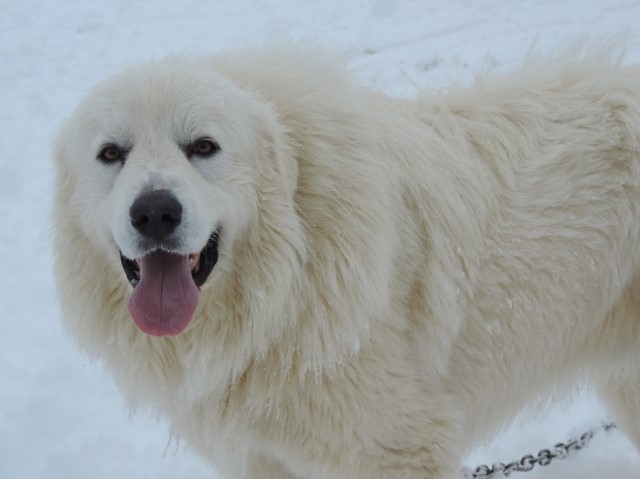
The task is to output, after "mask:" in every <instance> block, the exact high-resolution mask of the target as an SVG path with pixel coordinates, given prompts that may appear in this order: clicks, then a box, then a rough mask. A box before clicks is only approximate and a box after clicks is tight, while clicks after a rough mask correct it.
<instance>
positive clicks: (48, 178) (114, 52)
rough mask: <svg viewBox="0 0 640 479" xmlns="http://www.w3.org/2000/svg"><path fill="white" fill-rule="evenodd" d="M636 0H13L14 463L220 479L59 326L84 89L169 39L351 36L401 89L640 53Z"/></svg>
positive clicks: (509, 442)
mask: <svg viewBox="0 0 640 479" xmlns="http://www.w3.org/2000/svg"><path fill="white" fill-rule="evenodd" d="M639 23H640V2H634V1H630V0H611V1H607V0H520V1H517V2H516V1H513V2H512V1H509V0H480V1H473V0H370V1H368V0H352V1H344V0H322V1H318V0H302V1H296V0H280V1H278V0H228V1H227V0H218V1H213V0H211V1H207V0H183V1H180V2H174V1H169V0H157V1H152V0H111V1H110V0H95V1H91V2H86V1H81V0H58V1H55V2H53V1H46V0H22V1H19V2H18V1H11V0H0V65H2V67H1V69H0V105H1V109H0V205H1V207H2V222H1V223H0V245H1V246H2V247H1V248H0V265H1V268H2V269H1V275H0V318H1V319H0V321H1V322H2V323H1V324H2V334H0V479H57V478H65V479H85V478H92V479H107V478H109V479H112V478H115V477H118V478H141V477H153V478H159V479H163V478H175V477H181V478H185V477H188V478H190V479H204V478H208V479H215V478H216V477H217V476H216V473H215V472H212V470H211V468H210V467H209V466H208V465H206V464H205V463H204V462H203V461H201V460H200V459H198V458H197V457H195V456H194V455H193V454H192V453H190V452H189V451H188V449H187V448H186V446H185V445H184V444H183V443H177V442H176V441H175V440H173V439H171V438H170V437H169V432H168V428H167V426H166V424H165V423H164V422H163V421H162V420H158V419H157V418H155V417H149V416H148V415H145V414H137V415H135V416H133V417H132V416H131V414H130V412H129V411H128V410H127V409H126V407H125V405H124V404H123V402H122V400H121V399H120V396H119V394H118V391H117V390H116V388H115V387H114V386H113V384H112V382H111V380H110V379H109V377H108V375H107V374H106V373H105V372H104V371H103V369H102V367H101V365H100V364H99V363H95V362H93V361H92V360H91V359H90V358H87V357H86V356H84V355H82V354H81V353H78V352H77V351H76V347H75V345H74V344H73V343H72V341H70V340H69V339H68V338H67V337H66V335H65V332H64V331H63V328H62V327H61V322H60V318H59V312H58V307H57V304H56V299H55V291H54V285H53V281H52V277H51V272H50V271H51V247H50V243H51V228H50V219H49V205H50V198H51V192H52V187H51V183H52V167H51V144H52V140H53V137H54V135H55V132H56V130H57V128H58V127H59V125H60V123H61V121H62V119H63V118H64V117H65V116H66V115H68V114H69V112H70V111H71V109H72V108H73V107H74V106H75V105H76V104H77V102H78V101H79V100H80V99H81V97H82V96H83V95H84V94H85V93H86V91H87V89H88V88H89V87H91V85H93V84H95V83H96V82H97V81H99V80H101V79H103V78H104V77H106V76H107V75H110V74H112V73H114V72H116V71H118V70H120V69H122V68H124V67H126V66H128V65H131V64H135V63H137V62H139V61H142V60H146V59H149V58H157V57H162V56H164V55H166V54H169V53H188V54H209V53H211V52H215V51H220V50H223V49H229V48H235V47H239V46H244V45H256V44H259V43H263V42H269V41H278V42H280V41H302V42H313V43H316V44H319V45H324V46H327V47H334V48H337V49H340V50H346V51H349V52H350V53H351V54H352V55H353V60H352V66H353V69H354V71H355V73H356V75H357V77H358V79H359V81H361V82H363V83H365V84H368V85H371V86H372V87H374V88H376V89H379V90H382V91H385V92H388V93H392V94H396V95H411V94H413V93H415V92H416V90H418V89H419V88H424V87H429V88H441V87H444V86H445V85H447V84H448V83H449V82H452V81H456V82H463V83H464V82H469V81H471V80H472V79H473V76H474V74H475V73H477V72H479V71H481V70H482V69H486V68H496V69H498V70H503V69H509V68H512V67H516V66H517V65H518V63H519V61H520V60H521V59H522V58H523V57H524V55H525V54H526V53H527V51H528V50H529V48H530V47H531V45H532V43H533V42H536V44H537V48H538V49H539V50H541V51H545V50H547V49H549V48H551V47H552V46H557V45H562V44H563V43H566V42H567V41H569V40H575V39H576V38H586V39H589V40H593V41H596V42H597V41H599V40H601V39H603V38H605V37H607V36H608V35H611V34H619V33H623V34H628V36H629V53H628V56H627V61H628V62H630V63H639V62H640V43H639V37H638V36H637V35H636V33H635V32H636V26H637V25H638V24H639ZM605 417H606V412H605V411H604V410H603V409H602V407H601V406H600V405H599V404H598V403H597V401H596V400H595V399H593V398H592V397H591V396H590V395H589V394H588V393H584V394H582V395H581V396H579V397H578V398H576V399H575V400H574V401H573V402H572V403H566V404H561V405H553V406H552V407H551V409H550V410H546V411H543V412H542V413H541V414H539V415H538V416H536V417H534V418H531V417H528V418H526V419H522V420H520V421H518V423H517V424H516V425H515V426H513V427H512V428H510V429H509V430H508V431H506V432H505V433H504V434H503V435H501V436H500V437H498V438H497V439H496V440H495V442H493V443H492V444H490V445H487V446H486V447H485V448H483V449H480V450H478V451H476V452H474V453H473V454H472V455H471V456H470V457H468V458H467V462H468V463H469V464H473V465H475V464H477V463H479V462H488V463H492V462H495V461H505V462H506V461H509V460H512V459H515V458H519V457H521V456H522V455H523V454H525V453H529V452H531V453H536V452H537V451H538V450H539V449H541V448H543V447H547V446H552V445H553V444H554V443H556V442H558V441H561V440H565V439H567V438H569V437H570V436H572V435H578V434H580V433H581V432H582V431H583V430H584V429H587V428H588V427H589V426H590V425H592V424H595V423H597V422H598V421H600V420H601V419H603V418H605ZM512 477H513V478H516V479H518V478H519V477H522V478H524V479H542V478H544V479H561V478H562V479H564V478H577V477H580V478H582V479H601V478H603V477H607V478H612V479H631V478H638V477H640V455H639V454H638V453H637V452H636V451H635V450H634V449H633V447H632V446H631V444H630V443H629V442H628V441H627V439H626V438H625V437H624V436H623V435H622V434H621V433H620V432H617V431H614V432H611V433H609V434H607V435H600V436H598V437H597V438H596V439H594V441H593V443H592V445H591V446H590V447H589V448H588V449H587V450H586V451H584V452H582V453H580V454H578V455H576V456H574V457H572V458H570V459H569V460H567V461H565V462H563V463H557V464H553V465H551V466H549V467H547V468H545V469H536V470H535V471H534V472H530V473H527V474H522V473H520V474H514V475H513V476H512Z"/></svg>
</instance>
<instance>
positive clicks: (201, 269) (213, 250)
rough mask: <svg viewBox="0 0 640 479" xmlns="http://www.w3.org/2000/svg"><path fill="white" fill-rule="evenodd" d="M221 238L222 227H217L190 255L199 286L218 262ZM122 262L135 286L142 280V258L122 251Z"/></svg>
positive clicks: (189, 262) (191, 267)
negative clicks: (130, 257) (130, 255)
mask: <svg viewBox="0 0 640 479" xmlns="http://www.w3.org/2000/svg"><path fill="white" fill-rule="evenodd" d="M219 239H220V229H217V230H215V231H214V232H213V233H211V236H209V239H208V240H207V244H206V245H205V246H204V248H202V250H201V251H200V252H199V253H191V254H190V255H188V264H189V271H191V277H192V278H193V282H194V283H195V285H196V286H197V287H198V288H199V287H200V286H202V285H203V284H204V283H205V281H207V278H208V277H209V275H210V274H211V271H213V267H214V266H215V265H216V263H217V262H218V241H219ZM152 254H167V255H173V254H174V253H166V252H163V253H157V252H155V251H154V252H152ZM120 262H121V263H122V268H123V269H124V272H125V274H126V275H127V279H128V280H129V283H131V286H133V287H134V288H135V287H136V286H137V285H138V283H139V282H140V262H141V259H128V258H125V257H124V256H122V253H120Z"/></svg>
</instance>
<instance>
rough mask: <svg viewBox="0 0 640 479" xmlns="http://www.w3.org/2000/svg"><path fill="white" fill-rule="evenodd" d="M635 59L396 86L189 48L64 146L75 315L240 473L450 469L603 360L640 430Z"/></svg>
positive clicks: (260, 55)
mask: <svg viewBox="0 0 640 479" xmlns="http://www.w3.org/2000/svg"><path fill="white" fill-rule="evenodd" d="M639 140H640V70H638V69H635V68H631V67H624V66H621V65H620V64H619V62H616V61H611V60H610V59H609V58H608V57H607V55H592V56H590V57H588V58H573V59H571V58H567V57H565V58H563V59H561V60H555V61H551V62H549V63H548V64H544V63H542V62H532V61H531V62H529V63H528V65H527V66H525V67H524V68H523V69H522V70H521V71H519V72H517V73H514V74H511V75H508V76H504V77H489V78H485V79H483V80H480V81H479V82H478V84H477V85H476V86H475V87H473V88H470V89H453V90H451V91H449V92H447V93H445V94H441V95H431V94H426V93H425V94H423V95H420V96H419V97H418V98H416V99H414V100H411V101H409V100H399V99H393V98H389V97H387V96H384V95H382V94H378V93H374V92H371V91H369V90H367V89H365V88H362V87H360V86H357V85H355V84H354V83H353V82H350V81H349V80H348V79H347V78H346V74H345V73H344V71H343V70H342V69H341V68H339V67H336V66H335V65H334V64H333V62H332V60H330V59H327V58H326V57H323V56H322V55H321V54H319V53H318V52H301V53H300V52H298V53H296V52H293V51H287V50H286V49H282V50H277V49H265V50H259V51H249V52H244V53H238V54H235V55H228V56H222V57H220V58H217V59H211V60H192V59H184V58H172V59H168V60H166V61H161V62H152V63H148V64H144V65H142V66H140V67H137V68H133V69H130V70H129V71H126V72H124V73H122V74H120V75H117V76H116V77H115V78H113V79H111V80H109V81H108V82H106V83H104V84H103V85H101V86H99V87H97V88H96V89H95V90H93V91H92V92H91V93H90V95H89V96H88V98H87V99H86V100H85V101H84V102H83V103H82V104H81V105H80V106H79V107H78V109H77V110H76V112H75V113H74V114H73V115H72V116H71V118H70V119H69V121H68V122H67V124H66V125H65V126H64V128H63V130H62V132H61V134H60V137H59V141H58V143H57V151H56V168H57V191H56V198H55V228H56V234H55V270H56V271H55V272H56V279H57V283H58V289H59V293H60V296H61V302H62V308H63V310H64V317H65V320H66V322H67V325H68V327H69V329H70V331H71V332H72V333H73V334H74V335H75V337H76V338H77V339H78V342H79V344H80V345H81V347H82V348H83V349H85V350H87V351H89V352H90V353H91V354H93V355H96V356H98V357H100V358H103V359H104V361H105V363H106V365H107V366H108V367H109V368H110V370H111V371H112V373H113V375H114V377H115V379H116V381H117V383H118V385H119V386H120V388H121V389H122V391H123V393H124V394H125V395H126V397H127V399H128V400H129V401H130V402H131V404H132V405H134V406H135V405H144V406H150V407H152V408H153V409H154V410H155V411H158V412H159V413H160V414H162V415H164V416H166V417H167V418H168V419H169V420H170V421H171V424H172V427H173V428H174V430H175V433H176V434H177V435H178V436H180V437H184V438H186V439H187V440H188V442H189V443H190V444H191V445H192V446H193V447H194V448H195V449H196V450H197V451H199V452H200V453H201V454H202V455H203V456H205V457H207V458H209V459H210V460H211V461H212V462H214V463H215V464H217V465H218V466H219V467H221V468H222V469H223V470H224V471H226V472H227V473H228V474H229V475H230V476H231V477H238V478H250V479H283V478H287V479H292V478H295V479H382V478H401V479H450V478H454V477H457V476H458V474H459V473H458V470H459V460H460V458H461V456H462V455H463V454H464V453H465V452H466V451H468V450H469V449H470V448H471V447H473V446H474V445H476V444H477V443H478V442H479V441H480V440H483V439H485V438H487V437H489V436H490V435H491V434H493V433H495V432H496V430H498V429H499V428H500V427H502V426H504V425H505V424H506V423H507V422H508V421H509V420H511V419H512V418H513V417H514V415H515V414H516V413H517V412H518V411H519V410H520V409H521V408H523V407H524V406H525V405H526V404H527V403H530V402H532V401H533V402H535V401H540V400H542V399H545V398H548V397H549V396H550V395H552V394H553V395H555V394H558V393H564V392H567V391H568V390H569V389H570V388H571V387H573V386H575V385H576V384H577V383H578V382H579V380H582V379H583V378H584V377H585V376H587V377H588V378H589V379H590V380H592V381H593V383H594V384H595V386H596V388H597V389H598V390H599V391H600V392H601V393H602V397H603V399H604V400H605V401H606V403H607V404H608V405H609V406H610V407H611V411H612V413H613V414H614V416H615V419H616V420H617V421H618V424H619V426H620V427H621V428H622V429H624V430H625V431H626V432H627V433H628V434H629V436H630V437H631V439H632V440H633V441H634V442H635V444H636V445H637V446H639V447H640V146H639Z"/></svg>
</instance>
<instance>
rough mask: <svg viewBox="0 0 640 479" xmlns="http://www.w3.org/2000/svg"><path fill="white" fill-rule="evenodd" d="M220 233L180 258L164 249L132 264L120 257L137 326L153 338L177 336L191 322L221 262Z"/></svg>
mask: <svg viewBox="0 0 640 479" xmlns="http://www.w3.org/2000/svg"><path fill="white" fill-rule="evenodd" d="M219 239H220V230H219V229H218V230H216V231H214V232H213V233H212V234H211V236H209V239H208V241H207V244H206V245H205V247H204V248H203V249H202V250H201V251H200V252H198V253H192V254H177V253H171V252H167V251H163V250H162V249H156V250H154V251H151V252H149V253H147V254H145V255H144V256H142V257H141V258H136V259H134V260H130V259H128V258H125V257H124V256H122V253H121V254H120V260H121V262H122V267H123V268H124V272H125V274H126V275H127V279H128V280H129V283H131V285H132V286H133V293H132V294H131V297H130V298H129V303H128V305H127V309H128V310H129V313H130V314H131V317H132V318H133V320H134V322H135V323H136V324H137V325H138V327H139V328H140V329H141V330H142V331H143V332H145V333H147V334H150V335H153V336H175V335H176V334H179V333H181V332H182V331H183V330H184V329H185V328H186V327H187V325H188V324H189V321H191V318H192V317H193V315H194V313H195V310H196V307H197V306H198V300H199V295H200V286H202V285H203V284H204V283H205V281H206V280H207V278H208V277H209V275H210V274H211V271H213V267H214V266H215V265H216V263H217V261H218V242H219Z"/></svg>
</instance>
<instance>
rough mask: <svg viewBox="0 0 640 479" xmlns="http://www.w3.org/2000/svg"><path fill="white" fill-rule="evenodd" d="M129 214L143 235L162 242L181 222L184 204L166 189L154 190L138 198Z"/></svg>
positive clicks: (135, 226) (133, 223)
mask: <svg viewBox="0 0 640 479" xmlns="http://www.w3.org/2000/svg"><path fill="white" fill-rule="evenodd" d="M129 216H131V224H132V225H133V227H134V228H135V229H136V230H138V231H139V232H140V234H141V235H143V236H146V237H148V238H153V239H154V240H156V241H157V242H161V241H162V240H164V239H166V238H167V237H168V236H169V235H170V234H171V233H173V231H174V230H175V229H176V227H177V226H178V225H179V224H180V220H181V219H182V205H180V202H179V201H178V199H177V198H176V197H175V196H173V195H172V194H171V193H170V192H168V191H166V190H159V191H152V192H150V193H144V194H142V195H140V196H138V197H137V198H136V200H135V201H134V202H133V205H132V206H131V210H129Z"/></svg>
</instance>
